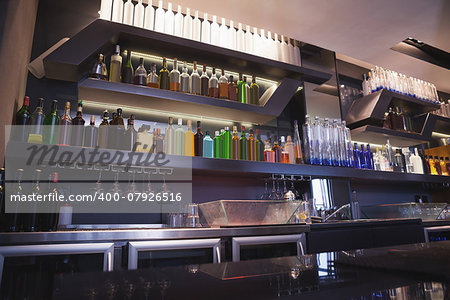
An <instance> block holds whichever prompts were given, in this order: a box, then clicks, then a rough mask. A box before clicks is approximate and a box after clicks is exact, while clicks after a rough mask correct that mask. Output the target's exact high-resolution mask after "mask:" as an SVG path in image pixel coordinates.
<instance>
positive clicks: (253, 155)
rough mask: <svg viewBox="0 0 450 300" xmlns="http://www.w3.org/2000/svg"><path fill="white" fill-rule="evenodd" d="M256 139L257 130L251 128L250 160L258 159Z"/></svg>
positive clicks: (249, 140) (249, 136) (249, 142)
mask: <svg viewBox="0 0 450 300" xmlns="http://www.w3.org/2000/svg"><path fill="white" fill-rule="evenodd" d="M256 152H257V149H256V139H255V132H254V131H253V129H250V134H249V135H248V156H247V157H248V160H253V161H256Z"/></svg>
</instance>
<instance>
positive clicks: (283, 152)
mask: <svg viewBox="0 0 450 300" xmlns="http://www.w3.org/2000/svg"><path fill="white" fill-rule="evenodd" d="M280 148H281V162H282V163H284V164H288V163H289V152H287V151H286V140H285V137H284V136H281V138H280Z"/></svg>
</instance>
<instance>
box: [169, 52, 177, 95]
mask: <svg viewBox="0 0 450 300" xmlns="http://www.w3.org/2000/svg"><path fill="white" fill-rule="evenodd" d="M169 80H170V90H171V91H175V92H179V91H180V71H178V59H177V58H174V59H173V69H172V71H170V73H169Z"/></svg>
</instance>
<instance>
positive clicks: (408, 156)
mask: <svg viewBox="0 0 450 300" xmlns="http://www.w3.org/2000/svg"><path fill="white" fill-rule="evenodd" d="M401 151H402V154H403V157H404V158H405V171H406V173H414V166H413V164H412V161H411V157H412V155H411V150H409V148H408V147H406V148H402V150H401Z"/></svg>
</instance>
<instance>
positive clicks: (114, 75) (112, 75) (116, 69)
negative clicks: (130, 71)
mask: <svg viewBox="0 0 450 300" xmlns="http://www.w3.org/2000/svg"><path fill="white" fill-rule="evenodd" d="M121 71H122V56H120V46H119V45H116V52H114V54H113V55H112V56H111V63H110V64H109V81H112V82H120V73H121Z"/></svg>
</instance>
